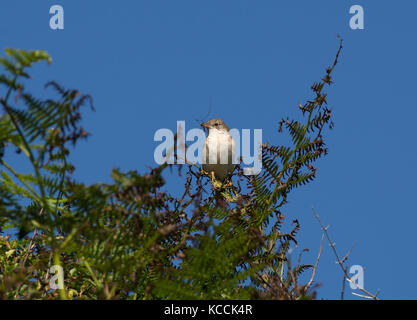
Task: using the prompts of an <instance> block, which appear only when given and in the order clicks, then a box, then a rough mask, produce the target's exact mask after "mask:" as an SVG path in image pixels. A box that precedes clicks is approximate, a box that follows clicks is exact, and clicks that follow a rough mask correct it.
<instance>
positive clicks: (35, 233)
mask: <svg viewBox="0 0 417 320" xmlns="http://www.w3.org/2000/svg"><path fill="white" fill-rule="evenodd" d="M42 213H43V208H42V209H41V211H39V215H42ZM37 234H38V229H37V228H35V230H34V231H33V234H32V237H31V239H30V242H29V246H28V249H27V251H26V255H25V258H24V259H23V262H22V266H23V267H24V266H25V265H26V261H27V259H28V257H29V254H30V253H31V252H32V249H33V247H34V246H35V245H34V244H33V240H34V239H35V237H36V235H37Z"/></svg>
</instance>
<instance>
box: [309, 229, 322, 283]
mask: <svg viewBox="0 0 417 320" xmlns="http://www.w3.org/2000/svg"><path fill="white" fill-rule="evenodd" d="M323 240H324V234H323V235H322V236H321V241H320V250H319V254H318V255H317V260H316V263H315V264H314V267H313V272H312V274H311V278H310V281H309V282H308V283H307V285H306V287H305V288H306V290H307V289H308V288H310V286H311V284H312V283H313V280H314V276H315V275H316V270H317V266H318V264H319V260H320V256H321V252H322V250H323Z"/></svg>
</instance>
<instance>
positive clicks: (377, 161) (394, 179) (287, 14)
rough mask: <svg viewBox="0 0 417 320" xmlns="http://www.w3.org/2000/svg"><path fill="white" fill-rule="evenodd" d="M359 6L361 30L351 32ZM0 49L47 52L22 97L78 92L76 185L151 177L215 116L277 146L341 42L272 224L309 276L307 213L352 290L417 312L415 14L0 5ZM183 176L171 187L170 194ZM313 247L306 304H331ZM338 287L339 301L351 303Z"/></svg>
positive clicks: (410, 9) (414, 8) (323, 3)
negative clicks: (316, 144) (321, 121)
mask: <svg viewBox="0 0 417 320" xmlns="http://www.w3.org/2000/svg"><path fill="white" fill-rule="evenodd" d="M54 4H60V5H62V6H63V8H64V17H65V29H64V30H51V29H50V28H49V18H50V14H49V8H50V6H52V5H54ZM355 4H361V5H362V6H363V8H364V12H365V28H364V30H351V29H350V27H349V19H350V17H351V15H350V14H349V8H350V7H351V6H352V5H355ZM0 6H1V9H0V36H1V38H0V39H1V40H0V47H1V48H2V49H3V48H5V47H16V48H23V49H44V50H47V51H48V52H49V53H50V54H51V56H52V58H53V63H52V64H51V65H50V66H45V65H41V66H37V67H35V68H34V71H33V75H34V81H33V84H31V87H32V88H33V90H34V91H35V92H37V93H39V94H42V95H43V94H44V92H43V90H42V89H41V87H42V84H44V83H45V82H46V81H49V80H57V81H58V82H60V83H61V84H63V85H64V86H66V87H71V88H77V89H79V90H81V91H82V92H84V93H90V94H91V95H92V96H93V98H94V104H95V107H96V109H97V111H96V112H95V113H92V112H86V114H85V118H84V119H85V121H84V126H85V127H86V128H87V130H88V131H90V132H91V133H92V136H91V137H90V138H89V140H88V142H87V143H81V144H80V145H79V146H78V147H77V149H76V150H75V151H74V152H73V157H72V159H73V162H74V163H75V164H76V167H77V171H76V176H77V178H78V179H80V180H82V181H84V182H86V183H93V182H108V181H110V170H111V168H113V167H119V168H121V169H123V170H128V169H137V170H139V171H140V172H144V171H145V168H146V166H153V165H154V160H153V150H154V148H155V147H156V146H157V144H158V143H157V142H154V141H153V135H154V133H155V131H156V130H157V129H159V128H170V129H172V130H175V128H176V121H177V120H185V121H186V124H187V128H186V129H189V128H193V127H197V126H198V121H197V120H198V119H202V118H204V117H205V116H207V113H208V112H209V111H210V115H209V118H215V117H221V118H224V119H225V121H226V123H227V124H228V125H229V126H230V127H234V128H251V129H257V128H261V129H263V137H264V141H268V142H270V143H272V144H273V143H276V144H278V143H283V142H285V141H284V136H280V135H279V134H278V133H277V124H278V122H279V120H280V119H281V118H282V117H286V116H298V111H297V105H298V104H299V103H302V104H303V103H304V102H305V101H306V99H309V98H310V97H312V92H311V91H310V89H309V87H310V85H311V84H312V83H313V82H314V81H317V80H319V79H320V77H322V75H323V74H324V70H325V68H326V67H327V66H329V64H330V63H331V62H332V61H333V58H334V55H335V53H336V50H337V48H338V45H339V42H338V39H337V38H336V34H340V35H341V37H342V38H343V39H344V49H343V51H342V54H341V57H340V63H339V65H338V66H337V67H336V69H335V71H334V81H335V83H334V85H333V86H331V87H330V88H329V89H328V90H327V92H328V102H329V106H331V107H333V114H334V121H335V128H334V130H332V131H330V132H328V133H327V142H328V147H329V155H328V156H327V157H326V158H325V159H323V160H322V161H320V162H319V164H318V168H319V171H318V179H317V180H316V181H315V182H314V183H312V184H311V185H309V186H307V187H305V188H302V189H299V190H297V191H295V192H294V193H293V195H292V197H291V198H290V199H289V200H290V203H289V205H288V207H287V210H286V212H285V214H286V218H287V220H288V221H291V220H292V219H295V218H297V219H298V220H299V221H300V223H301V227H302V229H301V232H300V238H299V244H300V247H301V248H310V249H311V251H310V253H306V254H305V255H304V262H305V263H314V261H315V258H316V255H317V252H318V249H319V244H320V238H321V230H320V226H319V224H318V223H317V221H316V220H315V219H314V217H313V214H312V210H311V207H312V206H314V207H315V208H316V210H317V212H318V213H319V215H320V217H321V219H322V220H323V221H324V223H325V224H326V225H330V226H331V227H330V229H329V232H330V234H331V236H332V237H333V240H334V241H335V242H336V247H337V249H338V251H339V254H340V255H344V254H345V253H346V251H347V250H348V249H349V248H350V247H351V246H352V244H353V243H356V245H355V248H354V249H353V252H352V253H351V255H350V259H349V261H350V264H351V265H354V264H359V265H362V266H363V267H364V268H365V288H366V289H367V290H369V291H372V292H375V291H376V290H377V289H380V290H381V293H380V297H381V298H384V299H413V298H416V294H415V289H414V288H415V286H416V285H417V276H415V274H414V272H413V269H414V267H413V266H414V265H415V264H416V263H417V256H416V249H415V245H416V244H417V233H416V232H415V228H416V225H417V215H416V213H417V212H416V211H417V209H416V208H417V192H416V187H415V184H414V183H415V181H416V180H417V168H416V166H415V162H416V158H417V151H416V148H415V146H416V132H415V121H416V119H417V102H416V101H417V100H416V96H415V94H416V91H417V90H416V89H417V86H416V80H415V76H416V73H417V62H416V56H417V41H416V37H415V32H416V30H417V20H416V19H415V15H416V12H417V3H416V2H413V1H406V0H402V1H396V2H392V1H381V0H380V1H376V0H374V1H371V0H369V1H353V0H349V1H347V0H343V1H334V0H317V1H310V0H303V1H301V0H299V1H294V0H293V1H273V0H264V1H253V0H252V1H249V0H228V1H220V0H211V1H195V0H176V1H168V0H163V1H162V0H158V1H142V0H141V1H127V0H124V1H114V0H113V1H100V2H98V1H82V0H71V1H68V0H67V1H58V0H56V1H46V0H42V1H40V0H39V1H31V0H14V1H3V3H2V4H1V5H0ZM180 179H181V178H178V177H177V178H175V179H173V178H172V177H170V178H169V179H168V188H172V190H175V188H176V187H178V186H180V185H181V181H180ZM334 261H335V259H334V257H333V255H332V253H331V251H330V247H329V246H328V245H327V244H325V246H324V250H323V254H322V257H321V260H320V264H319V268H318V273H317V277H316V279H317V281H318V282H320V283H322V287H321V288H320V289H319V291H318V293H319V298H325V299H338V298H339V296H340V288H341V282H342V273H341V271H340V270H339V269H338V267H337V265H336V264H335V263H334ZM351 292H352V291H351V290H350V288H349V286H348V285H347V288H346V292H345V297H346V298H349V299H355V296H353V295H352V294H351Z"/></svg>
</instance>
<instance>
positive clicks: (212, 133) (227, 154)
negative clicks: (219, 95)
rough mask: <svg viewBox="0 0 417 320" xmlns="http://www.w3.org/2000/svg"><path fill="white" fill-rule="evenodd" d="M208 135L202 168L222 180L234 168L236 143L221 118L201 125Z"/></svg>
mask: <svg viewBox="0 0 417 320" xmlns="http://www.w3.org/2000/svg"><path fill="white" fill-rule="evenodd" d="M201 126H202V127H203V128H207V130H208V136H207V139H206V141H205V143H204V148H203V159H202V163H203V170H204V171H206V172H208V173H210V174H211V175H212V178H213V180H214V176H215V177H216V178H217V179H218V180H221V181H224V180H225V179H226V178H227V177H228V176H229V175H230V174H231V173H232V172H233V169H234V163H233V160H234V159H235V152H236V145H235V141H234V140H233V138H232V137H231V135H230V133H229V131H230V129H229V127H228V126H227V125H226V124H225V123H224V121H223V119H211V120H209V121H207V122H206V123H203V124H202V125H201Z"/></svg>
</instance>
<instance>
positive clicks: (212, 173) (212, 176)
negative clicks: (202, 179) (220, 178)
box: [210, 171, 216, 184]
mask: <svg viewBox="0 0 417 320" xmlns="http://www.w3.org/2000/svg"><path fill="white" fill-rule="evenodd" d="M210 173H211V182H212V183H213V184H214V181H216V179H215V178H214V171H211V172H210Z"/></svg>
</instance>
